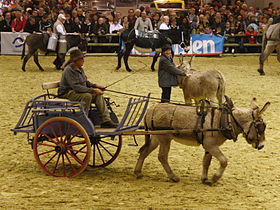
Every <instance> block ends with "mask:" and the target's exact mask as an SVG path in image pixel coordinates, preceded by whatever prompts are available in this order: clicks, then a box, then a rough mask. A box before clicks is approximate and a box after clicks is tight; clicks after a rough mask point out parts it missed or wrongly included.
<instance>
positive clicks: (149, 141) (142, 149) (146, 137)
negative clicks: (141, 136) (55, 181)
mask: <svg viewBox="0 0 280 210" xmlns="http://www.w3.org/2000/svg"><path fill="white" fill-rule="evenodd" d="M144 127H145V131H148V130H149V129H148V125H147V122H146V119H144ZM150 144H151V135H150V134H146V135H145V144H144V145H143V146H142V147H141V148H140V149H139V151H138V152H139V153H141V152H143V151H144V149H145V148H146V147H148V146H149V145H150Z"/></svg>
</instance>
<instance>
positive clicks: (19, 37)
mask: <svg viewBox="0 0 280 210" xmlns="http://www.w3.org/2000/svg"><path fill="white" fill-rule="evenodd" d="M28 35H29V33H25V32H22V33H20V32H15V33H13V32H1V54H2V55H21V53H22V48H23V43H24V40H25V38H26V37H27V36H28ZM25 52H27V46H25Z"/></svg>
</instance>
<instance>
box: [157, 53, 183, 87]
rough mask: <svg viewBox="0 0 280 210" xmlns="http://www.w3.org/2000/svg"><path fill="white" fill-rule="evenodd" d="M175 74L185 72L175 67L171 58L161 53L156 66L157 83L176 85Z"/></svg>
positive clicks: (168, 85)
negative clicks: (157, 66)
mask: <svg viewBox="0 0 280 210" xmlns="http://www.w3.org/2000/svg"><path fill="white" fill-rule="evenodd" d="M177 75H181V76H184V75H186V73H185V72H184V71H182V70H180V69H178V68H176V65H175V63H174V62H173V60H172V59H171V58H168V57H166V56H165V55H162V56H161V57H160V61H159V68H158V84H159V86H160V87H172V86H178V79H177Z"/></svg>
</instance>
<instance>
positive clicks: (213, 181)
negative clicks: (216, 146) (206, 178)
mask: <svg viewBox="0 0 280 210" xmlns="http://www.w3.org/2000/svg"><path fill="white" fill-rule="evenodd" d="M219 179H220V176H216V175H214V176H213V177H212V180H211V182H212V184H214V183H216V182H217V181H218V180H219Z"/></svg>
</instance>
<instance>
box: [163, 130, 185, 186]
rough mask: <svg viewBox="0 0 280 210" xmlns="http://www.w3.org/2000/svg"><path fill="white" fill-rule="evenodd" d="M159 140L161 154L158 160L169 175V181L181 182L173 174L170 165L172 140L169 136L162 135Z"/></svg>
mask: <svg viewBox="0 0 280 210" xmlns="http://www.w3.org/2000/svg"><path fill="white" fill-rule="evenodd" d="M158 139H159V145H160V146H159V153H158V160H159V161H160V163H161V165H162V166H163V168H164V170H165V172H166V173H167V175H168V177H169V179H170V180H171V181H173V182H179V181H180V179H179V178H178V177H177V176H176V175H175V174H174V173H173V171H172V169H171V168H170V166H169V164H168V153H169V149H170V144H171V139H170V137H169V136H167V135H161V136H159V137H158Z"/></svg>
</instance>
